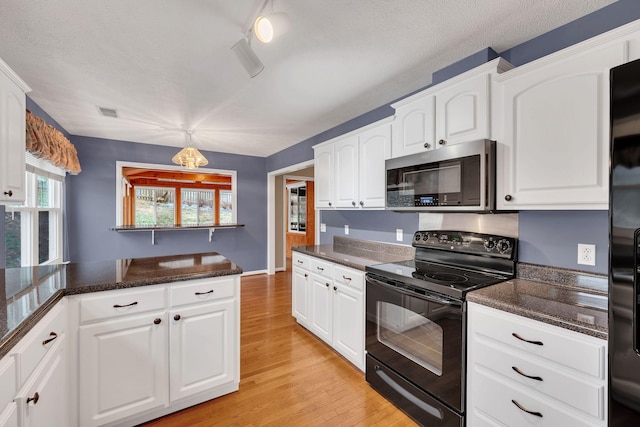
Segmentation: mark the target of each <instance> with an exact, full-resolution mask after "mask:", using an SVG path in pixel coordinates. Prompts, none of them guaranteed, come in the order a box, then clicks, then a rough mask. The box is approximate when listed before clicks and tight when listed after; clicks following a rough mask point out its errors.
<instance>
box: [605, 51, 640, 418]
mask: <svg viewBox="0 0 640 427" xmlns="http://www.w3.org/2000/svg"><path fill="white" fill-rule="evenodd" d="M609 185H610V192H609V426H611V427H613V426H615V427H630V426H640V353H639V351H640V246H639V245H640V60H638V61H633V62H629V63H627V64H624V65H621V66H619V67H615V68H613V69H612V70H611V163H610V181H609Z"/></svg>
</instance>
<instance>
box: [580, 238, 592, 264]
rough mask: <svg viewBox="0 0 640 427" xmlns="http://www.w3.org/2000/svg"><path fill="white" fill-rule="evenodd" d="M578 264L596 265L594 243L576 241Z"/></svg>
mask: <svg viewBox="0 0 640 427" xmlns="http://www.w3.org/2000/svg"><path fill="white" fill-rule="evenodd" d="M578 264H582V265H593V266H595V265H596V245H585V244H583V243H578Z"/></svg>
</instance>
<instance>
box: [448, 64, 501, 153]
mask: <svg viewBox="0 0 640 427" xmlns="http://www.w3.org/2000/svg"><path fill="white" fill-rule="evenodd" d="M489 81H490V75H489V74H482V75H479V76H477V77H473V78H470V79H467V80H465V81H462V82H460V83H458V84H455V85H454V86H451V87H450V88H447V89H444V90H442V91H441V92H438V93H436V120H437V122H436V148H442V147H447V146H450V145H456V144H459V143H461V142H465V141H473V140H476V139H485V138H489V136H490V122H489V120H490V117H489V105H490V104H489Z"/></svg>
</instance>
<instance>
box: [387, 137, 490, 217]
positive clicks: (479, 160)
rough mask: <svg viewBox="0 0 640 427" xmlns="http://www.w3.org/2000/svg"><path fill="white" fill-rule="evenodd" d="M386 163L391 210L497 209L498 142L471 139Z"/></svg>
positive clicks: (388, 205)
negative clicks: (496, 145)
mask: <svg viewBox="0 0 640 427" xmlns="http://www.w3.org/2000/svg"><path fill="white" fill-rule="evenodd" d="M385 163H386V172H387V180H386V185H387V192H386V208H387V209H389V210H394V211H414V212H418V211H419V212H450V211H456V212H491V211H493V210H495V185H496V183H495V176H496V147H495V141H490V140H488V139H481V140H477V141H469V142H465V143H462V144H457V145H452V146H449V147H444V148H438V149H435V150H431V151H427V152H424V153H418V154H412V155H409V156H404V157H398V158H395V159H389V160H387V161H386V162H385Z"/></svg>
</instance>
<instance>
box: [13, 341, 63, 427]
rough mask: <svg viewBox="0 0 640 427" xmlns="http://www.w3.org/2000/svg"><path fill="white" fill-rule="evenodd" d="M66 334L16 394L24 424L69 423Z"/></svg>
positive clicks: (53, 426)
mask: <svg viewBox="0 0 640 427" xmlns="http://www.w3.org/2000/svg"><path fill="white" fill-rule="evenodd" d="M64 338H65V337H64V336H62V337H60V338H59V341H58V342H56V344H55V345H54V347H53V348H52V349H51V350H49V352H48V354H47V356H46V358H44V359H43V361H42V363H40V365H39V366H38V368H37V369H36V370H35V371H34V373H33V375H32V376H31V378H30V379H29V380H28V381H27V382H26V384H25V385H24V387H23V388H22V390H21V391H20V392H18V395H17V396H16V402H17V404H18V414H19V417H18V418H19V419H20V420H21V421H20V426H22V427H41V426H47V427H67V426H68V425H69V422H68V414H67V408H68V398H67V396H68V390H67V367H66V362H67V360H66V350H65V345H64V344H65V343H64Z"/></svg>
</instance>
